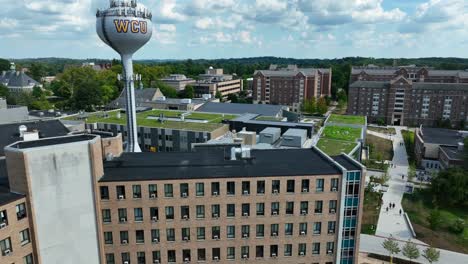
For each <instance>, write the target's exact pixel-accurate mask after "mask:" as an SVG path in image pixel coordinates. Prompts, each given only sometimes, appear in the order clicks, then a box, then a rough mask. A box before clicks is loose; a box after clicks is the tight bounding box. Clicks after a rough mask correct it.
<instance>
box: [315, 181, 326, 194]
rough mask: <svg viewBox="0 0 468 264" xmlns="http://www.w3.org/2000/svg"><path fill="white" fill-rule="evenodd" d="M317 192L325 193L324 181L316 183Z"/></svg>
mask: <svg viewBox="0 0 468 264" xmlns="http://www.w3.org/2000/svg"><path fill="white" fill-rule="evenodd" d="M315 184H316V186H315V191H316V192H323V184H324V179H317V180H316V181H315Z"/></svg>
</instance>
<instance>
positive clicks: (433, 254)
mask: <svg viewBox="0 0 468 264" xmlns="http://www.w3.org/2000/svg"><path fill="white" fill-rule="evenodd" d="M422 256H423V257H424V258H425V259H426V260H427V261H428V262H429V263H431V264H432V263H434V262H437V261H439V258H440V251H439V250H437V249H435V248H433V247H432V246H431V247H428V248H426V249H425V250H424V251H423V254H422Z"/></svg>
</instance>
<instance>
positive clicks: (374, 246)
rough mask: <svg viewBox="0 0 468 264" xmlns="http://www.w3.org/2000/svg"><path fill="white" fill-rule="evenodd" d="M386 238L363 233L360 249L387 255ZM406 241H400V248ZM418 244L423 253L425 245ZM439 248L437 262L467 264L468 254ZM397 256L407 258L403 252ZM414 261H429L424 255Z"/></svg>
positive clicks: (441, 263) (442, 263)
mask: <svg viewBox="0 0 468 264" xmlns="http://www.w3.org/2000/svg"><path fill="white" fill-rule="evenodd" d="M384 240H385V238H384V237H378V236H371V235H364V234H361V237H360V244H359V251H360V252H366V253H375V254H380V255H385V256H387V255H388V252H387V250H385V249H384V248H383V246H382V243H383V241H384ZM412 241H414V240H412ZM414 242H415V243H417V241H414ZM405 243H406V241H404V240H402V241H398V244H399V245H400V249H401V248H403V246H404V244H405ZM417 246H418V248H419V251H420V252H421V254H422V252H423V250H424V249H426V246H425V245H422V244H418V245H417ZM439 250H440V258H439V261H438V262H437V263H440V264H466V263H468V255H466V254H461V253H457V252H453V251H448V250H443V249H439ZM396 257H398V258H402V259H407V258H406V257H405V256H403V254H401V252H400V253H399V254H398V255H396ZM413 261H417V262H418V263H424V264H426V263H429V262H427V261H426V259H425V258H423V257H422V256H421V257H419V258H418V259H417V260H413Z"/></svg>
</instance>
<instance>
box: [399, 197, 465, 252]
mask: <svg viewBox="0 0 468 264" xmlns="http://www.w3.org/2000/svg"><path fill="white" fill-rule="evenodd" d="M431 197H432V196H431V194H430V193H429V191H428V190H421V191H419V190H418V191H416V192H415V193H414V194H405V195H404V196H403V201H402V205H403V208H404V209H405V211H406V213H407V214H408V216H409V218H410V219H411V223H412V224H413V227H414V229H415V230H416V234H417V236H418V237H417V238H418V239H419V240H421V241H423V242H426V243H428V244H431V245H432V246H434V247H438V248H443V249H447V250H452V251H457V252H462V253H465V254H467V253H468V225H467V223H468V208H450V207H446V206H445V207H444V208H438V210H439V211H440V223H441V224H440V227H439V228H438V229H437V230H431V229H430V224H429V221H428V216H429V214H430V212H431V211H432V210H434V209H435V208H434V204H433V202H432V198H431ZM458 218H461V219H463V220H464V221H465V230H464V232H462V233H461V234H455V233H453V232H451V231H450V227H451V226H453V225H454V222H455V221H456V220H457V219H458Z"/></svg>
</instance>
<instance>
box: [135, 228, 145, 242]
mask: <svg viewBox="0 0 468 264" xmlns="http://www.w3.org/2000/svg"><path fill="white" fill-rule="evenodd" d="M135 238H136V243H137V244H143V243H145V231H143V230H136V231H135Z"/></svg>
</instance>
